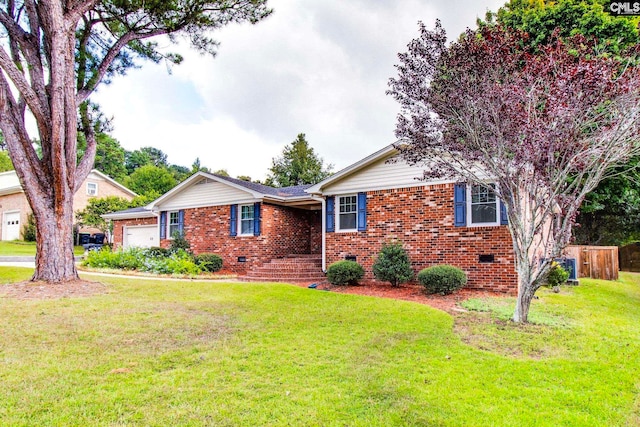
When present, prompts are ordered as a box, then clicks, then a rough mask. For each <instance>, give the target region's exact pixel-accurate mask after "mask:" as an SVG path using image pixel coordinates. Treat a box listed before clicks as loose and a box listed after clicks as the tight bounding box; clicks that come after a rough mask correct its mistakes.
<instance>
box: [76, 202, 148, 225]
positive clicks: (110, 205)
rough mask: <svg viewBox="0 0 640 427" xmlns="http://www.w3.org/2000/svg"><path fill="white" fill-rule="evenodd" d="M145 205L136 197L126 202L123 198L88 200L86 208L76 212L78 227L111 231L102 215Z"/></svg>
mask: <svg viewBox="0 0 640 427" xmlns="http://www.w3.org/2000/svg"><path fill="white" fill-rule="evenodd" d="M145 203H146V200H145V199H144V198H140V197H137V198H135V199H133V200H127V199H125V198H124V197H118V196H107V197H102V198H92V199H89V202H88V203H87V206H86V207H85V208H84V209H83V210H81V211H77V212H76V221H77V223H78V225H81V226H89V227H95V228H99V229H100V230H102V231H111V230H110V227H109V223H108V222H107V220H105V219H104V218H102V215H104V214H108V213H111V212H117V211H121V210H125V209H130V208H135V207H138V206H142V205H144V204H145Z"/></svg>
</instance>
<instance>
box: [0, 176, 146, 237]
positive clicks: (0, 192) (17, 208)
mask: <svg viewBox="0 0 640 427" xmlns="http://www.w3.org/2000/svg"><path fill="white" fill-rule="evenodd" d="M107 196H119V197H124V198H125V199H128V200H131V199H133V198H134V197H135V196H136V194H135V193H134V192H133V191H131V190H129V189H128V188H126V187H125V186H123V185H121V184H119V183H117V182H116V181H114V180H113V179H111V178H109V177H108V176H107V175H105V174H103V173H102V172H100V171H98V170H96V169H94V170H92V171H91V172H90V173H89V175H88V176H87V178H86V179H85V180H84V182H83V183H82V186H81V187H80V189H79V190H78V191H77V192H76V194H75V195H74V196H73V210H74V212H77V211H79V210H82V209H84V208H85V207H86V206H87V203H88V202H89V200H90V199H91V198H94V197H100V198H101V197H107ZM30 213H31V207H30V206H29V202H28V201H27V196H26V195H25V194H24V190H23V189H22V186H21V185H20V181H19V179H18V176H17V175H16V172H15V171H9V172H3V173H0V218H2V224H0V239H1V240H16V239H20V238H21V236H22V228H23V226H24V225H25V224H26V223H27V217H28V215H29V214H30ZM80 231H85V230H80ZM86 231H91V229H87V230H86Z"/></svg>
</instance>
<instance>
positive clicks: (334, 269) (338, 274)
mask: <svg viewBox="0 0 640 427" xmlns="http://www.w3.org/2000/svg"><path fill="white" fill-rule="evenodd" d="M363 277H364V268H362V266H361V265H360V264H358V263H357V262H355V261H338V262H334V263H333V264H331V265H330V266H329V268H327V280H328V281H329V283H331V284H332V285H355V284H357V283H358V280H360V279H362V278H363Z"/></svg>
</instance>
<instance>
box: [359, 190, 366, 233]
mask: <svg viewBox="0 0 640 427" xmlns="http://www.w3.org/2000/svg"><path fill="white" fill-rule="evenodd" d="M366 229H367V193H358V231H365V230H366Z"/></svg>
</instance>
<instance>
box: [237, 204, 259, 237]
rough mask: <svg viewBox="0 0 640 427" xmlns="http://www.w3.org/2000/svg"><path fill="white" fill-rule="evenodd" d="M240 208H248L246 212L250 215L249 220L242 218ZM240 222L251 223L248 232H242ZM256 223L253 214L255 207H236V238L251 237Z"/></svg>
mask: <svg viewBox="0 0 640 427" xmlns="http://www.w3.org/2000/svg"><path fill="white" fill-rule="evenodd" d="M242 208H248V211H249V212H250V213H251V218H244V219H243V218H242ZM242 221H251V227H249V228H250V230H249V232H247V233H243V232H242ZM255 221H256V213H255V205H254V204H247V205H238V233H237V234H238V236H253V230H254V227H255Z"/></svg>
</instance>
